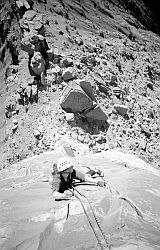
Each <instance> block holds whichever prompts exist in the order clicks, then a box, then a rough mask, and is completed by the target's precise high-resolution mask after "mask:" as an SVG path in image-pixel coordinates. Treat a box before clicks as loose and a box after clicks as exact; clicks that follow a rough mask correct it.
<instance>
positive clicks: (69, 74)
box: [62, 67, 73, 81]
mask: <svg viewBox="0 0 160 250" xmlns="http://www.w3.org/2000/svg"><path fill="white" fill-rule="evenodd" d="M62 77H63V80H64V81H69V80H72V79H73V70H72V68H71V67H68V68H67V69H65V70H64V71H63V73H62Z"/></svg>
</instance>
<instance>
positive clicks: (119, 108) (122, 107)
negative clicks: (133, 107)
mask: <svg viewBox="0 0 160 250" xmlns="http://www.w3.org/2000/svg"><path fill="white" fill-rule="evenodd" d="M114 109H115V110H116V111H117V112H118V113H119V114H120V115H126V114H127V111H128V107H127V106H125V105H120V104H114Z"/></svg>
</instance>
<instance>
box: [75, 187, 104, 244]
mask: <svg viewBox="0 0 160 250" xmlns="http://www.w3.org/2000/svg"><path fill="white" fill-rule="evenodd" d="M74 190H76V192H77V193H79V194H80V195H81V196H83V197H85V198H86V199H87V201H88V204H89V206H90V209H91V211H92V214H93V216H94V219H95V221H96V223H97V226H98V228H99V230H100V231H101V234H102V236H103V238H104V240H105V242H106V245H107V247H109V243H108V240H107V237H106V235H105V233H104V231H103V229H102V228H101V226H100V223H99V221H98V219H97V216H96V214H95V212H94V209H93V207H92V205H91V202H90V200H89V199H88V197H87V196H86V195H84V194H82V193H81V192H80V191H78V190H77V189H76V188H74Z"/></svg>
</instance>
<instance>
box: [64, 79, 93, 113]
mask: <svg viewBox="0 0 160 250" xmlns="http://www.w3.org/2000/svg"><path fill="white" fill-rule="evenodd" d="M60 104H61V107H62V109H64V110H65V111H66V112H69V113H81V112H83V111H84V110H86V109H90V108H92V107H93V102H92V99H91V98H90V97H89V96H88V95H87V94H86V93H85V92H84V91H83V89H82V88H81V87H80V86H79V84H77V83H76V82H75V81H73V82H70V83H69V84H68V85H67V87H66V88H65V89H64V91H63V93H62V97H61V100H60Z"/></svg>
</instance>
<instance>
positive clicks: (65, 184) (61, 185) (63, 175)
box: [52, 157, 106, 200]
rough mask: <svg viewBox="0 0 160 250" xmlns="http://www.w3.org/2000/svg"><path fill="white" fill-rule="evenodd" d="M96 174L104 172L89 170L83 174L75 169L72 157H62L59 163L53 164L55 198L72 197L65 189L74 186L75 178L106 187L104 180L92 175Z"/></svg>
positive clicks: (66, 198) (64, 198)
mask: <svg viewBox="0 0 160 250" xmlns="http://www.w3.org/2000/svg"><path fill="white" fill-rule="evenodd" d="M95 174H97V175H99V176H103V173H102V171H100V170H89V171H87V172H86V173H85V174H83V173H81V172H80V171H77V170H75V169H74V166H73V162H72V160H71V159H70V158H67V157H63V158H60V159H59V160H58V161H57V163H54V165H53V184H52V189H53V198H54V199H55V200H68V199H70V198H71V196H72V195H71V194H68V193H67V192H65V191H66V190H68V189H70V188H72V187H73V186H74V181H75V180H79V181H80V182H89V183H93V184H96V185H97V186H100V187H104V186H105V185H106V183H105V182H104V181H100V180H96V179H95V178H93V177H92V176H93V175H95Z"/></svg>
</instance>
